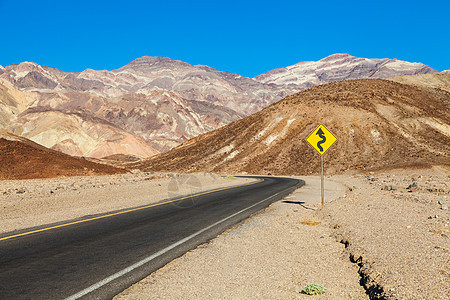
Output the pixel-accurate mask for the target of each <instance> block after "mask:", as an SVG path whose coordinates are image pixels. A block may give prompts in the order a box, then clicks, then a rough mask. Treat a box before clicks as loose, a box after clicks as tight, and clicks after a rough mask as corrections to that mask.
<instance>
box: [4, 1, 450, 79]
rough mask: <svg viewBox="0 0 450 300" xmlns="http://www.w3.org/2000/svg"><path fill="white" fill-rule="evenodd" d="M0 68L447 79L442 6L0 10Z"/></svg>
mask: <svg viewBox="0 0 450 300" xmlns="http://www.w3.org/2000/svg"><path fill="white" fill-rule="evenodd" d="M0 16H1V18H0V20H1V21H0V24H1V29H2V30H1V39H0V65H3V66H6V65H9V64H12V63H20V62H22V61H34V62H36V63H39V64H41V65H47V66H53V67H57V68H59V69H62V70H64V71H82V70H84V69H86V68H92V69H108V70H112V69H115V68H119V67H121V66H123V65H125V64H127V63H128V62H130V61H131V60H133V59H135V58H137V57H140V56H143V55H149V56H168V57H170V58H172V59H179V60H183V61H186V62H188V63H191V64H204V65H208V66H211V67H214V68H217V69H219V70H225V71H229V72H234V73H239V74H241V75H244V76H249V77H253V76H256V75H259V74H261V73H264V72H266V71H269V70H271V69H274V68H278V67H284V66H287V65H292V64H295V63H297V62H299V61H304V60H318V59H321V58H323V57H325V56H328V55H330V54H333V53H350V54H352V55H354V56H359V57H368V58H384V57H389V58H398V59H402V60H407V61H411V62H422V63H424V64H427V65H430V66H431V67H433V68H435V69H437V70H439V71H442V70H444V69H450V21H449V20H450V19H449V18H450V1H448V0H440V1H433V0H428V1H425V0H423V1H415V0H410V1H403V0H401V1H395V0H390V1H384V0H383V1H376V0H375V1H365V0H359V1H284V0H275V1H264V0H259V1H253V0H251V1H245V0H241V1H235V0H227V1H214V0H209V1H203V0H201V1H200V0H199V1H170V0H166V1H164V0H160V1H152V0H149V1H137V0H123V1H115V0H108V1H103V0H102V1H95V0H91V1H85V0H60V1H48V0H33V1H28V0H23V1H22V0H20V1H18V0H0Z"/></svg>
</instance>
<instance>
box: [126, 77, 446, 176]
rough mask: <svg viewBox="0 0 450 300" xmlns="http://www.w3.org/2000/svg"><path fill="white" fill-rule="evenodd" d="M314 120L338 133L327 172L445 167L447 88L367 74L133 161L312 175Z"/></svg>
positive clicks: (170, 167) (158, 167) (157, 167)
mask: <svg viewBox="0 0 450 300" xmlns="http://www.w3.org/2000/svg"><path fill="white" fill-rule="evenodd" d="M319 123H323V124H325V126H327V127H328V128H329V129H330V130H331V131H332V132H333V133H334V134H335V135H336V136H337V137H338V141H337V143H336V144H335V145H333V147H332V148H331V149H330V150H329V151H328V153H327V155H326V164H325V169H326V171H327V173H328V174H339V173H342V172H349V171H351V170H377V169H382V168H387V167H390V168H392V167H404V166H411V165H416V166H420V165H421V166H427V165H433V164H446V165H449V164H450V152H449V149H450V126H449V124H450V93H448V92H447V91H444V90H442V89H438V88H421V87H417V86H412V85H406V84H400V83H396V82H392V81H388V80H376V79H367V80H349V81H341V82H334V83H330V84H325V85H321V86H317V87H314V88H311V89H308V90H306V91H303V92H301V93H298V94H295V95H292V96H289V97H287V98H285V99H283V100H281V101H279V102H277V103H274V104H273V105H271V106H269V107H267V108H266V109H263V110H262V111H260V112H258V113H256V114H254V115H251V116H249V117H247V118H245V119H242V120H239V121H236V122H234V123H232V124H230V125H227V126H225V127H222V128H220V129H218V130H215V131H213V132H210V133H207V134H204V135H201V136H199V137H196V138H194V139H192V140H190V141H188V142H186V143H184V144H182V145H181V146H179V147H176V148H175V149H173V150H171V151H169V152H167V153H163V154H160V155H157V156H155V157H152V158H150V159H148V160H144V161H142V162H137V163H131V164H130V166H132V167H133V168H140V169H142V170H146V171H150V170H151V171H180V172H194V171H214V172H240V173H249V174H272V175H292V174H295V175H307V174H314V173H317V172H318V170H319V165H320V159H319V158H318V155H317V153H315V151H314V150H313V149H312V148H311V147H310V146H309V145H307V143H306V142H305V138H306V137H307V135H308V134H309V133H310V132H311V131H312V130H313V129H314V128H315V127H316V126H317V125H318V124H319Z"/></svg>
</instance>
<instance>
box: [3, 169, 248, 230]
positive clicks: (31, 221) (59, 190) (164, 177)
mask: <svg viewBox="0 0 450 300" xmlns="http://www.w3.org/2000/svg"><path fill="white" fill-rule="evenodd" d="M250 181H253V179H246V178H235V179H230V178H225V177H221V176H218V175H215V174H209V173H201V174H191V175H179V174H174V173H169V174H164V173H142V172H136V173H135V174H121V175H106V176H79V177H66V178H63V177H60V178H52V179H33V180H8V181H6V180H5V181H0V199H1V201H0V208H1V209H0V234H1V233H6V232H11V231H14V230H20V229H25V228H30V227H34V226H40V225H45V224H50V223H55V222H62V221H66V220H71V219H75V218H80V217H83V216H87V215H93V214H100V213H105V212H110V211H116V210H121V209H126V208H131V207H137V206H141V205H147V204H151V203H156V202H160V201H162V200H164V199H167V198H174V197H177V196H181V195H185V194H190V193H195V192H200V191H204V190H210V189H215V188H220V187H225V186H232V185H237V184H242V183H245V182H250Z"/></svg>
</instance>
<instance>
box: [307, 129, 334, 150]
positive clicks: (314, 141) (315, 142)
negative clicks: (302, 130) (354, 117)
mask: <svg viewBox="0 0 450 300" xmlns="http://www.w3.org/2000/svg"><path fill="white" fill-rule="evenodd" d="M306 141H307V142H308V144H310V145H311V147H313V148H314V150H316V151H317V153H319V154H320V155H324V154H325V152H327V151H328V149H330V147H331V146H333V144H334V143H336V141H337V137H336V136H335V135H334V134H333V133H332V132H331V131H330V130H328V128H326V127H325V125H323V124H319V126H317V127H316V129H314V130H313V131H312V132H311V133H310V134H309V135H308V137H307V138H306Z"/></svg>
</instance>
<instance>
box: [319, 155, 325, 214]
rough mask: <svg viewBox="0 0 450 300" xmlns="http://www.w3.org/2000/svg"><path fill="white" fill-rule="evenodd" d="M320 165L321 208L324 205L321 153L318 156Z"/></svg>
mask: <svg viewBox="0 0 450 300" xmlns="http://www.w3.org/2000/svg"><path fill="white" fill-rule="evenodd" d="M320 165H321V170H322V171H321V172H320V174H321V175H320V194H321V195H322V208H323V206H324V205H325V201H324V200H323V199H324V195H323V194H324V188H323V155H321V156H320Z"/></svg>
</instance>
